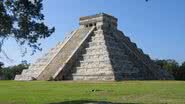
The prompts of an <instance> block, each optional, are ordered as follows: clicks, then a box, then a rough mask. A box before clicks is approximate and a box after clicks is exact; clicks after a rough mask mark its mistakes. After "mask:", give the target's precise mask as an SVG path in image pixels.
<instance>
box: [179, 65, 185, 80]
mask: <svg viewBox="0 0 185 104" xmlns="http://www.w3.org/2000/svg"><path fill="white" fill-rule="evenodd" d="M179 79H180V80H185V62H183V63H182V65H181V66H180V68H179Z"/></svg>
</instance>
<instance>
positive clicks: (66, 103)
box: [49, 100, 141, 104]
mask: <svg viewBox="0 0 185 104" xmlns="http://www.w3.org/2000/svg"><path fill="white" fill-rule="evenodd" d="M49 104H141V103H113V102H106V101H90V100H73V101H64V102H57V103H49Z"/></svg>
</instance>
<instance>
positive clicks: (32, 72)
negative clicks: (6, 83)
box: [15, 30, 76, 80]
mask: <svg viewBox="0 0 185 104" xmlns="http://www.w3.org/2000/svg"><path fill="white" fill-rule="evenodd" d="M75 32H76V30H75V31H72V32H70V33H68V34H67V35H66V37H65V39H64V41H63V42H59V43H58V44H57V45H56V47H55V48H52V49H50V50H49V52H48V53H46V54H45V55H44V56H42V57H41V58H39V59H37V60H36V62H35V63H33V64H31V65H30V67H29V68H28V69H25V70H23V71H22V73H21V75H16V76H15V80H34V79H37V77H38V76H39V75H40V74H41V72H42V71H43V70H44V69H45V67H46V66H47V65H48V64H49V63H50V61H51V60H52V59H53V57H54V56H55V55H56V54H57V53H58V52H59V51H60V50H61V49H62V47H63V46H64V45H65V44H66V42H67V41H68V40H69V39H70V37H72V36H73V34H75Z"/></svg>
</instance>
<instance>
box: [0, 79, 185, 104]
mask: <svg viewBox="0 0 185 104" xmlns="http://www.w3.org/2000/svg"><path fill="white" fill-rule="evenodd" d="M98 101H104V102H112V103H114V104H117V103H118V104H143V103H144V104H158V103H160V104H185V81H122V82H76V81H75V82H73V81H65V82H62V81H61V82H60V81H56V82H54V81H31V82H18V81H0V104H84V103H86V102H98Z"/></svg>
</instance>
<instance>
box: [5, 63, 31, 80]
mask: <svg viewBox="0 0 185 104" xmlns="http://www.w3.org/2000/svg"><path fill="white" fill-rule="evenodd" d="M29 65H30V64H25V63H22V64H19V65H15V66H10V67H5V68H3V69H2V75H3V77H4V79H5V80H13V79H14V78H15V75H17V74H21V72H22V70H23V69H28V67H29Z"/></svg>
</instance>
